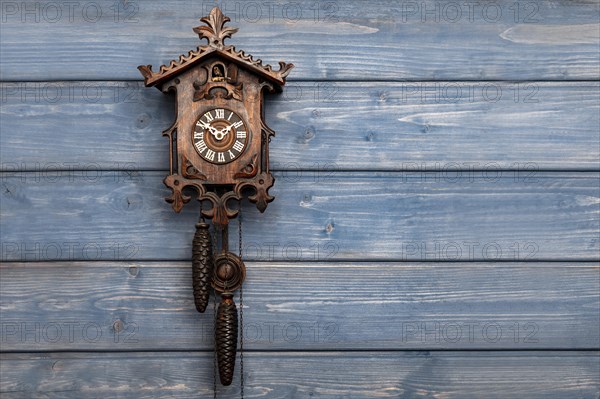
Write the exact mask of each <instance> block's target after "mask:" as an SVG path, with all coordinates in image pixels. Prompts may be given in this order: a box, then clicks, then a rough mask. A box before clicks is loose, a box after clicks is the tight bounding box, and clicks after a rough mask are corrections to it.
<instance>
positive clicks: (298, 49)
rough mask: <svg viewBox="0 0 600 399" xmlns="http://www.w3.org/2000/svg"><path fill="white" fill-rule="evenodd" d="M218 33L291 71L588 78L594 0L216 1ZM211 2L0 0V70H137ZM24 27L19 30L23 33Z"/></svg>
mask: <svg viewBox="0 0 600 399" xmlns="http://www.w3.org/2000/svg"><path fill="white" fill-rule="evenodd" d="M218 4H219V5H220V6H221V8H222V9H223V10H224V12H225V13H226V14H227V15H229V16H230V17H232V19H233V24H232V25H233V26H238V27H240V28H241V29H240V32H239V33H238V34H236V35H235V37H234V38H233V40H230V43H233V44H235V45H236V47H238V48H241V49H244V50H246V51H247V52H249V53H251V54H253V55H256V56H258V57H260V58H262V59H263V60H264V61H265V62H267V63H271V64H274V65H277V61H279V60H280V59H282V60H286V61H290V62H293V63H294V64H296V65H297V69H295V70H294V72H293V74H292V75H291V79H304V80H314V79H319V80H321V79H327V80H332V79H333V80H365V79H367V80H380V81H389V80H396V81H397V80H405V79H408V80H428V79H432V80H438V79H441V80H446V79H450V80H454V79H459V80H460V79H465V80H473V79H475V80H502V79H505V80H532V79H533V80H535V79H551V80H585V79H591V80H593V79H598V76H599V74H598V57H599V56H600V54H599V52H600V50H599V48H598V43H599V42H600V40H599V33H598V29H597V23H598V12H599V5H598V2H596V1H577V2H575V1H562V2H550V1H542V0H538V1H528V2H517V3H515V2H508V1H506V2H504V1H501V2H491V3H490V2H481V3H477V2H472V3H470V2H467V3H463V2H452V1H448V2H444V1H435V0H427V1H414V2H413V1H403V2H397V1H391V0H386V1H376V2H368V3H365V2H359V1H348V2H339V1H331V2H330V1H323V2H317V3H315V2H313V1H311V0H302V1H297V2H293V3H289V2H279V1H276V2H268V3H262V2H246V3H244V2H237V1H226V2H219V3H218ZM214 5H215V3H214V2H212V1H211V2H208V1H206V2H203V3H201V4H199V3H198V2H196V1H192V0H186V1H177V2H175V1H163V2H154V1H152V2H139V1H128V2H125V3H121V2H118V3H115V2H114V1H113V0H102V1H96V2H94V3H92V4H88V3H82V4H79V3H75V5H74V4H73V3H69V4H67V3H61V2H58V3H57V2H53V1H35V2H33V1H23V2H8V1H7V2H2V31H1V34H2V42H3V43H2V47H1V48H0V59H1V60H2V64H1V68H0V69H1V70H2V75H1V79H2V80H10V81H22V80H25V81H31V80H70V79H79V80H87V79H89V80H121V79H127V80H129V79H135V80H140V76H139V72H138V71H137V70H136V67H137V66H138V65H140V64H153V65H160V64H164V63H168V62H169V61H170V60H171V59H174V58H177V57H178V56H179V55H180V54H182V53H187V51H189V50H191V49H194V48H196V46H197V45H198V44H200V43H199V41H198V38H197V37H196V35H195V34H194V33H193V32H192V28H193V27H195V26H198V25H199V22H198V18H199V17H201V16H203V15H206V14H207V13H208V11H209V10H210V8H212V7H213V6H214ZM24 32H27V34H24Z"/></svg>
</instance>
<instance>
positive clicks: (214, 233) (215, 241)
mask: <svg viewBox="0 0 600 399" xmlns="http://www.w3.org/2000/svg"><path fill="white" fill-rule="evenodd" d="M212 238H213V248H214V250H213V253H214V252H216V250H217V228H216V227H215V225H214V223H213V237H212ZM213 268H214V265H213ZM214 272H215V271H214V270H213V273H214ZM216 337H217V291H216V290H213V340H215V343H214V344H213V347H214V352H213V398H214V399H217V342H216Z"/></svg>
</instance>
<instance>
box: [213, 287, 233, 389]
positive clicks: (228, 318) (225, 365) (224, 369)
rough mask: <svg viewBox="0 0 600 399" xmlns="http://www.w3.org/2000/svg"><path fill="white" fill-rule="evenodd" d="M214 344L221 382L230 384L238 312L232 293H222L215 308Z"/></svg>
mask: <svg viewBox="0 0 600 399" xmlns="http://www.w3.org/2000/svg"><path fill="white" fill-rule="evenodd" d="M216 323H217V325H216V328H215V345H216V346H217V362H218V366H219V378H220V380H221V384H223V385H225V386H227V385H231V381H232V380H233V371H234V368H235V355H236V350H237V340H238V314H237V308H236V306H235V303H234V302H233V294H231V293H223V294H222V295H221V303H220V304H219V309H218V310H217V320H216Z"/></svg>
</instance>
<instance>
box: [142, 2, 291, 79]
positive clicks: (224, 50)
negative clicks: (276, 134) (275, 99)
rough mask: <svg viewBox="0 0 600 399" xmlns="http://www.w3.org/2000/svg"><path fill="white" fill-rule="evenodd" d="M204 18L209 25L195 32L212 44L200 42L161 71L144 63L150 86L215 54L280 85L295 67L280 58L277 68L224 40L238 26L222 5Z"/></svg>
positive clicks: (164, 66) (201, 19) (145, 75)
mask: <svg viewBox="0 0 600 399" xmlns="http://www.w3.org/2000/svg"><path fill="white" fill-rule="evenodd" d="M200 21H202V22H204V23H206V25H207V26H198V27H196V28H194V32H196V33H197V34H198V36H200V38H201V39H207V40H208V44H207V45H205V46H198V47H197V48H196V50H191V51H189V52H188V53H187V54H182V55H180V56H179V59H178V60H172V61H171V62H170V63H169V65H161V66H160V68H159V71H158V72H153V71H152V65H140V66H139V67H138V69H139V70H140V72H141V73H142V75H143V76H144V84H145V85H146V86H158V87H159V88H160V87H161V86H162V84H163V83H164V82H166V81H168V80H170V79H172V78H174V77H175V76H177V75H179V74H181V73H183V72H184V71H186V70H188V69H189V68H191V67H193V66H194V65H197V64H198V63H199V62H200V61H202V60H204V59H206V58H207V57H210V56H211V55H213V56H214V55H217V56H221V57H222V58H225V59H228V60H231V61H233V62H235V63H237V64H239V65H241V66H244V67H246V68H247V69H248V70H250V71H252V72H254V73H255V74H257V75H259V76H262V77H263V78H265V79H267V80H268V81H269V82H272V83H275V84H276V85H277V86H278V87H280V86H283V85H284V84H285V78H286V77H287V75H288V74H289V73H290V70H291V69H292V68H293V67H294V65H293V64H287V63H285V62H283V61H280V62H279V70H277V71H275V70H273V67H271V65H263V63H262V60H260V59H254V58H253V57H252V56H251V55H250V54H246V53H245V52H244V51H242V50H236V48H235V47H234V46H231V45H228V46H226V45H225V44H224V40H225V39H226V38H229V37H231V35H233V34H234V33H235V32H237V31H238V29H237V28H231V27H225V26H224V25H225V23H227V22H229V21H230V19H229V17H226V16H225V15H223V13H222V12H221V10H220V9H219V8H218V7H215V8H213V9H212V11H211V12H210V14H209V15H208V16H206V17H202V18H200Z"/></svg>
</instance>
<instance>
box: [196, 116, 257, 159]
mask: <svg viewBox="0 0 600 399" xmlns="http://www.w3.org/2000/svg"><path fill="white" fill-rule="evenodd" d="M249 137H250V133H249V132H248V127H247V125H246V123H245V122H244V120H243V119H242V118H241V117H240V116H239V115H238V114H236V113H235V112H234V111H231V110H229V109H227V108H212V109H210V110H208V111H206V112H204V113H203V114H202V115H201V116H200V117H199V118H198V120H196V123H195V125H194V131H193V134H192V140H193V144H194V148H195V149H196V152H198V154H199V155H200V156H201V157H202V159H204V160H206V161H208V162H211V163H214V164H226V163H229V162H232V161H234V160H236V159H237V158H239V157H240V156H241V155H242V154H243V153H244V150H245V149H246V145H247V143H248V139H249Z"/></svg>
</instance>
